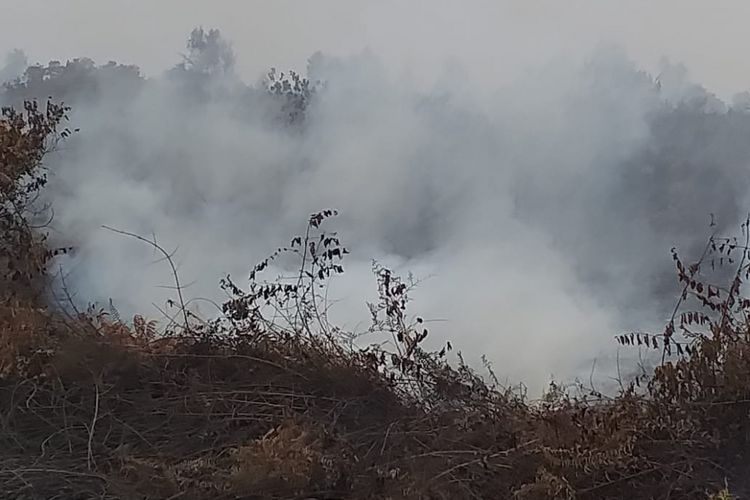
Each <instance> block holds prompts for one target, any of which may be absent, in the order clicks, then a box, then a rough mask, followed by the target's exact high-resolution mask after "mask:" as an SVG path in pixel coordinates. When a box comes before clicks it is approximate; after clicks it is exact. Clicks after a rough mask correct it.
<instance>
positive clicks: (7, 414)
mask: <svg viewBox="0 0 750 500" xmlns="http://www.w3.org/2000/svg"><path fill="white" fill-rule="evenodd" d="M282 90H283V88H282ZM66 111H67V108H65V107H64V106H59V105H56V104H53V103H48V104H47V106H46V108H45V109H43V110H40V108H39V107H38V106H37V104H35V103H34V102H27V103H26V105H25V107H24V111H23V112H16V111H14V110H12V109H5V110H3V113H2V118H0V196H1V197H2V198H0V251H1V252H2V253H0V258H1V259H2V273H1V274H0V286H2V288H1V290H2V299H3V301H2V304H0V488H2V491H3V492H4V495H5V496H6V497H7V498H24V499H37V498H39V499H41V498H79V499H88V498H112V499H114V498H122V499H136V498H138V499H143V498H171V499H176V498H180V499H191V498H195V499H202V498H217V499H220V498H227V499H230V498H321V499H322V498H394V499H396V498H445V499H449V498H519V499H534V498H540V499H541V498H566V499H572V498H581V499H585V498H591V499H594V498H596V499H600V498H664V499H666V498H672V499H674V498H709V497H710V496H712V495H714V497H715V498H719V497H721V498H727V497H729V493H728V492H729V491H731V492H732V493H734V494H736V495H739V496H743V495H747V494H750V482H749V481H748V479H747V470H748V463H750V462H749V461H748V460H749V459H750V454H749V453H748V450H749V449H750V448H749V446H750V443H749V442H748V440H750V414H749V412H750V394H749V393H750V384H748V382H750V361H749V356H750V317H749V316H748V311H749V310H750V300H748V299H747V298H745V297H744V296H743V294H742V291H743V283H744V282H745V280H747V278H748V277H750V259H748V251H749V250H750V249H749V248H748V246H749V245H748V241H749V240H748V237H749V236H748V235H749V234H750V231H749V230H748V225H747V223H746V224H745V225H743V227H742V236H743V237H742V238H739V239H731V238H730V239H722V238H720V237H719V236H718V235H714V236H712V237H711V238H710V239H709V241H708V244H707V246H706V248H705V251H704V253H703V255H702V256H701V257H700V258H699V259H698V260H697V261H696V262H690V263H687V262H683V260H682V259H681V257H680V256H679V255H678V254H677V253H676V252H675V254H674V258H675V264H676V268H677V278H678V280H679V282H680V283H681V284H682V286H683V289H682V293H681V295H680V296H679V297H678V301H677V306H676V308H675V312H674V314H673V316H672V318H671V320H670V321H669V323H668V324H667V325H666V328H665V329H664V331H663V332H655V333H635V332H634V333H630V334H627V335H619V336H617V337H616V339H617V341H618V342H619V343H620V344H623V345H626V346H632V347H633V348H641V349H652V350H653V349H657V350H660V351H661V352H662V358H663V361H662V363H661V364H660V365H659V366H658V367H657V368H656V370H655V371H654V372H653V373H646V372H644V373H643V374H642V375H641V376H640V377H638V378H636V379H634V380H632V381H622V390H621V392H620V393H619V394H617V395H615V396H612V397H608V396H606V395H602V394H599V393H598V392H596V391H595V390H594V388H593V387H592V388H585V387H579V388H578V390H577V391H574V392H571V391H568V390H563V389H562V388H560V387H559V386H556V385H552V386H551V387H550V390H549V391H548V392H547V393H546V395H545V396H544V397H543V398H542V399H541V400H539V401H529V400H527V399H526V398H525V397H524V396H523V394H519V393H517V392H514V391H512V390H509V389H506V388H504V387H502V386H501V385H500V384H499V383H498V382H497V381H496V379H495V378H494V376H493V375H492V371H491V369H489V367H488V373H487V375H486V376H480V375H479V374H477V373H476V372H475V371H473V370H472V369H471V368H469V367H468V366H466V365H465V364H464V363H462V362H459V363H458V364H454V365H452V364H450V363H449V362H448V361H447V360H446V358H447V357H446V352H447V350H449V349H451V346H450V344H447V345H446V346H445V347H444V348H443V349H441V350H439V351H437V352H432V351H428V350H426V349H424V348H423V345H424V340H425V338H426V337H427V336H428V335H429V332H428V330H427V328H426V327H425V322H424V320H423V319H422V318H420V317H418V316H414V315H412V314H411V313H410V312H409V309H408V305H409V296H410V293H411V292H412V291H413V287H414V283H413V281H411V280H410V279H408V278H402V277H400V276H397V275H396V274H394V273H393V272H392V271H391V270H389V269H387V268H385V267H383V266H380V265H378V264H374V266H373V272H374V277H375V280H374V281H375V284H376V285H377V289H378V292H379V293H378V297H379V299H378V301H377V302H376V303H373V304H370V310H371V312H372V328H371V333H372V334H378V335H380V336H382V335H384V334H385V335H386V336H388V337H389V338H390V342H388V343H384V344H379V345H373V346H370V347H366V348H362V347H357V346H358V345H361V344H362V342H356V343H355V342H354V341H353V340H354V339H352V338H351V337H350V336H349V335H348V334H347V332H344V331H341V330H339V329H337V328H336V327H335V325H332V324H331V323H330V322H329V321H328V317H327V307H328V304H327V303H326V298H325V287H326V283H327V281H328V280H329V279H330V278H331V277H333V276H335V275H337V274H340V273H342V272H344V264H345V257H346V254H347V251H346V249H345V247H344V246H343V245H342V242H341V241H340V240H339V238H338V236H337V235H336V234H335V233H331V232H328V231H326V229H325V228H326V224H327V223H328V222H329V220H328V219H330V218H331V217H334V216H335V215H336V213H335V211H333V210H326V211H323V212H320V213H317V214H313V215H312V216H311V217H310V219H309V221H308V225H307V229H306V231H305V232H304V234H302V235H300V236H297V237H294V238H293V239H292V240H291V241H290V242H289V245H287V246H286V247H282V248H279V249H278V250H277V251H276V252H275V253H273V254H272V255H271V256H270V257H269V259H267V260H265V261H263V262H261V263H259V264H258V265H256V266H255V267H254V268H253V269H252V270H251V272H250V282H249V286H245V285H244V284H237V283H236V282H235V281H234V280H233V279H232V278H231V277H229V276H227V277H226V278H225V279H224V280H222V282H221V286H222V288H223V289H224V290H225V291H226V292H227V294H228V298H227V300H226V302H225V303H224V304H222V305H221V310H222V314H221V315H220V316H219V317H218V318H215V319H206V318H199V317H196V316H195V315H192V314H191V313H190V311H189V308H188V307H186V303H185V300H184V299H183V298H182V296H181V294H179V295H178V297H177V298H176V299H175V308H176V309H177V310H178V311H179V314H177V315H175V316H174V318H173V319H172V320H171V321H170V322H169V323H168V324H162V325H159V324H157V323H156V322H155V321H153V320H149V319H147V318H144V317H142V316H136V317H135V318H133V319H132V321H130V320H124V319H123V318H120V317H119V314H116V311H115V313H114V314H113V313H112V312H108V311H104V310H96V309H94V308H89V309H88V310H85V311H78V310H76V309H73V311H72V312H71V311H70V309H66V308H53V307H47V306H45V303H44V301H43V298H44V291H45V286H46V280H45V272H46V267H47V264H48V262H49V260H50V259H51V258H52V257H53V256H54V253H55V252H54V251H52V250H51V249H49V248H47V246H46V245H45V239H44V236H43V231H42V230H41V229H40V228H38V227H37V226H35V224H36V222H35V221H36V220H37V219H40V215H39V213H38V210H39V208H40V207H37V206H36V203H35V195H36V194H37V193H38V192H39V190H40V189H41V188H42V187H43V186H44V183H45V179H46V178H45V174H44V168H43V164H42V161H43V158H44V155H45V153H46V152H47V151H49V150H50V148H52V147H54V145H55V144H56V141H57V140H59V139H62V138H64V137H65V136H67V135H68V134H69V133H70V131H68V130H66V129H61V123H62V122H63V121H64V119H65V113H66ZM41 208H43V207H41ZM130 236H134V237H137V235H130ZM281 259H284V261H285V262H286V263H287V264H288V263H289V262H290V259H297V260H296V262H297V266H296V269H297V270H298V271H297V272H296V273H294V274H293V275H290V276H281V277H278V278H275V279H270V280H269V279H264V275H265V273H266V272H267V271H268V268H269V265H270V264H271V262H272V261H275V260H281ZM167 260H169V255H168V254H167ZM727 266H731V267H730V269H731V272H730V273H729V274H730V275H731V276H730V278H729V280H728V281H727V282H726V283H725V282H717V283H714V282H713V281H712V279H711V277H712V276H714V275H713V274H712V273H711V271H712V269H713V270H716V269H717V268H718V269H719V271H721V270H724V271H723V273H722V272H719V274H718V275H716V276H722V277H723V276H726V275H727V272H726V269H727ZM285 267H287V268H288V267H289V266H288V265H287V266H285ZM175 277H177V276H176V274H175ZM177 286H178V291H179V282H178V283H177ZM501 328H502V318H498V329H499V332H498V334H502V332H501ZM459 358H460V356H459Z"/></svg>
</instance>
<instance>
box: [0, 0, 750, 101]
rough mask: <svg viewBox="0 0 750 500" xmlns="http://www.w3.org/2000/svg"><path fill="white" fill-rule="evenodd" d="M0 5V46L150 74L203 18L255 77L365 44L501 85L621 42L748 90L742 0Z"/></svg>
mask: <svg viewBox="0 0 750 500" xmlns="http://www.w3.org/2000/svg"><path fill="white" fill-rule="evenodd" d="M0 9H1V10H2V19H3V28H2V30H0V50H2V51H3V52H6V51H7V50H9V49H12V48H15V47H16V46H18V45H23V49H24V50H25V51H26V52H27V54H28V55H29V58H30V59H31V60H32V61H40V62H47V60H49V59H51V58H59V59H64V58H69V57H78V56H81V55H84V54H85V55H87V56H88V57H91V58H93V59H95V60H97V61H99V62H106V60H109V59H115V60H117V61H118V62H123V63H125V62H132V63H137V64H138V65H139V66H140V67H141V68H142V69H143V70H144V71H145V72H146V73H147V74H153V73H155V72H160V71H161V70H163V69H165V68H166V67H169V66H170V65H172V64H173V63H174V60H175V56H176V49H175V47H181V46H183V42H184V38H185V33H187V32H189V30H190V29H192V28H193V27H195V26H197V25H204V26H206V27H218V28H220V29H221V30H222V32H223V33H224V34H225V36H226V37H227V38H228V39H230V40H232V41H233V42H234V44H235V46H236V47H237V49H238V50H237V52H238V68H239V70H240V71H241V73H242V75H243V77H244V78H245V79H249V80H254V79H255V78H257V77H258V76H259V75H261V74H262V73H263V72H264V71H265V70H267V69H268V67H270V66H277V67H279V68H285V67H286V68H303V66H304V64H305V61H306V60H307V58H308V57H309V56H310V54H311V53H312V52H315V51H318V50H320V51H322V52H324V53H326V54H330V55H346V54H351V53H356V52H359V51H361V50H363V49H366V48H369V49H371V50H372V51H373V52H375V53H377V54H378V55H379V57H381V58H383V59H384V60H386V61H387V63H388V64H389V66H390V67H402V68H407V69H411V70H412V71H414V72H417V73H420V72H427V73H430V72H434V71H440V70H442V65H443V64H444V63H445V62H446V61H450V60H451V59H452V58H456V59H458V60H461V62H462V63H463V64H464V65H465V67H466V68H467V69H468V71H470V72H472V73H473V75H472V77H473V78H486V79H492V80H497V79H502V78H508V77H511V76H512V74H513V73H514V72H515V71H518V70H519V69H521V68H523V67H524V66H525V65H527V64H533V63H534V62H535V60H539V59H541V58H548V57H549V56H550V55H551V54H555V53H558V52H559V53H565V54H567V55H575V54H581V53H583V52H584V51H585V50H587V49H590V48H591V46H593V45H596V44H599V43H605V44H609V43H614V44H618V45H620V46H622V47H624V48H625V49H626V51H627V53H628V54H629V56H630V57H632V58H634V59H635V60H636V61H637V62H639V63H640V64H641V65H642V66H643V67H645V68H646V69H653V68H655V67H656V64H657V63H658V61H659V59H660V58H661V57H662V56H665V55H666V56H668V57H670V58H671V59H673V60H676V61H680V62H683V63H685V64H686V65H687V66H688V67H689V68H690V70H691V76H692V77H693V78H694V79H695V80H697V81H700V82H702V83H703V84H704V85H705V86H706V87H708V88H711V89H712V90H713V91H714V92H716V93H717V94H719V95H720V96H722V97H725V98H726V97H729V96H731V95H732V94H733V93H735V92H738V91H740V90H745V89H747V88H750V64H747V46H748V42H750V32H748V30H747V19H748V18H750V17H749V16H750V3H748V2H746V1H742V0H725V1H717V2H711V3H707V2H703V1H695V0H662V1H658V2H653V1H640V0H630V1H621V2H620V1H618V2H615V1H609V0H567V1H506V0H492V1H470V0H469V1H461V2H450V1H444V0H428V1H393V0H384V1H377V2H362V1H357V0H320V1H302V0H299V1H291V0H272V1H245V0H243V1H228V0H227V1H222V0H218V1H217V0H214V1H210V2H208V1H194V0H159V1H158V2H154V1H143V0H127V1H124V0H106V1H103V0H69V1H65V2H55V1H50V0H46V1H45V0H2V6H1V7H0ZM21 41H23V43H21Z"/></svg>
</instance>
